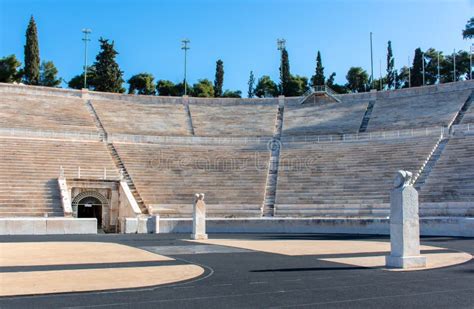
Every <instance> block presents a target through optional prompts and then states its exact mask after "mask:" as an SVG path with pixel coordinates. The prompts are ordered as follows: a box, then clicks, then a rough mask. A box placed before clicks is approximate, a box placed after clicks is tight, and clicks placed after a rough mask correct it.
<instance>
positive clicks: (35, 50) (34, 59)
mask: <svg viewBox="0 0 474 309" xmlns="http://www.w3.org/2000/svg"><path fill="white" fill-rule="evenodd" d="M24 74H25V82H26V83H27V84H29V85H38V83H39V77H40V56H39V45H38V29H37V28H36V23H35V19H34V18H33V16H31V18H30V22H29V24H28V28H27V29H26V44H25V70H24Z"/></svg>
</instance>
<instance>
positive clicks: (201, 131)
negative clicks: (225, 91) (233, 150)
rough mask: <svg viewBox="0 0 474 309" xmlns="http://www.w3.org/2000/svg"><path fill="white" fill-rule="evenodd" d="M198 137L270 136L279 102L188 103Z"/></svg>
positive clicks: (228, 101) (192, 101) (195, 101)
mask: <svg viewBox="0 0 474 309" xmlns="http://www.w3.org/2000/svg"><path fill="white" fill-rule="evenodd" d="M189 108H190V111H191V117H192V122H193V127H194V132H195V135H197V136H272V135H273V129H274V125H275V117H276V114H277V108H278V100H277V99H274V100H268V99H261V100H255V99H252V100H245V101H244V100H242V99H239V100H235V99H234V100H225V101H220V100H207V101H201V100H191V101H190V103H189Z"/></svg>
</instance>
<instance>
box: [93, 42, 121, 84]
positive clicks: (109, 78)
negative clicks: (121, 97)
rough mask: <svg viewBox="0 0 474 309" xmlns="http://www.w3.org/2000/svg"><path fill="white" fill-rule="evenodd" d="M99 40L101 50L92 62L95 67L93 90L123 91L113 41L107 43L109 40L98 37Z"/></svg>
mask: <svg viewBox="0 0 474 309" xmlns="http://www.w3.org/2000/svg"><path fill="white" fill-rule="evenodd" d="M99 42H100V49H101V51H100V52H99V54H97V56H96V58H95V59H96V61H95V63H94V66H95V69H96V76H95V90H96V91H104V92H120V93H122V92H125V88H123V87H122V84H123V82H124V80H123V78H122V76H123V71H120V68H119V65H118V64H117V62H116V61H115V57H116V56H117V55H118V52H117V51H116V50H115V48H114V41H112V43H109V40H106V39H103V38H100V39H99Z"/></svg>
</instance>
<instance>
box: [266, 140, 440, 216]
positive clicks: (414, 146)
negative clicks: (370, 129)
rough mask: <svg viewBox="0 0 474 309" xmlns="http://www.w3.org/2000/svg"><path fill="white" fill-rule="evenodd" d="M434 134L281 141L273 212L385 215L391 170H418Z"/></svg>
mask: <svg viewBox="0 0 474 309" xmlns="http://www.w3.org/2000/svg"><path fill="white" fill-rule="evenodd" d="M437 138H438V137H437V136H425V137H412V138H400V139H386V140H369V141H356V142H333V143H320V144H313V145H312V144H309V143H287V144H283V147H282V153H281V157H280V168H279V172H278V185H277V194H276V205H275V209H276V211H275V213H276V215H277V216H295V217H298V216H327V217H367V216H374V217H382V216H383V217H385V216H387V215H388V214H389V202H390V200H389V192H390V188H391V187H392V182H393V177H394V175H395V172H396V171H397V170H399V169H404V170H408V171H412V172H413V173H416V172H417V171H418V170H419V169H420V167H421V166H422V165H423V163H424V161H425V160H426V158H427V156H428V154H429V153H430V152H431V151H432V149H433V147H434V146H435V144H436V141H437Z"/></svg>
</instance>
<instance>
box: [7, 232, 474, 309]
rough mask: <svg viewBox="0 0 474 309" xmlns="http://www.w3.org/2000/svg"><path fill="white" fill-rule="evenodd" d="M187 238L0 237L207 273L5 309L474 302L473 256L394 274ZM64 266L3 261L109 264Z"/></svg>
mask: <svg viewBox="0 0 474 309" xmlns="http://www.w3.org/2000/svg"><path fill="white" fill-rule="evenodd" d="M187 237H189V235H187V234H186V235H176V234H175V235H166V234H162V235H96V236H82V235H81V236H73V235H69V236H9V237H6V236H2V237H0V242H17V241H101V242H116V243H121V244H125V245H129V246H134V247H139V248H145V249H147V250H150V251H153V252H159V253H161V254H165V255H168V256H171V257H173V258H175V259H177V261H176V262H173V264H179V263H189V262H191V263H195V264H199V265H201V266H203V267H204V268H205V269H206V272H205V274H204V275H202V276H201V277H199V278H195V279H193V280H190V281H188V282H183V283H178V284H172V285H166V286H159V287H151V288H143V289H133V290H115V291H103V292H88V293H70V294H51V295H42V296H24V297H4V298H0V308H116V307H118V308H294V307H307V308H474V261H472V260H471V261H470V262H468V263H464V264H461V265H456V266H451V267H446V268H440V269H433V270H425V271H415V272H388V271H384V270H381V269H367V268H361V267H354V266H348V265H343V264H337V263H331V262H325V261H319V260H317V259H316V258H315V257H314V256H293V257H291V256H284V255H277V254H269V253H260V252H253V251H248V250H242V249H234V248H229V247H218V246H203V245H196V244H193V243H189V242H185V241H181V240H179V239H180V238H187ZM210 237H212V238H231V237H235V238H248V239H351V240H377V241H388V238H387V237H380V236H364V235H323V234H305V235H249V234H241V235H228V234H224V235H222V234H221V235H210ZM422 243H423V244H425V245H433V246H440V247H444V248H448V249H451V250H460V251H465V252H468V253H471V254H474V238H451V237H425V238H422ZM201 246H203V247H201ZM333 256H334V255H333ZM168 263H169V262H168ZM119 264H120V265H117V263H116V264H111V265H108V267H134V266H145V265H157V264H156V262H155V263H141V262H140V263H119ZM164 265H165V264H164ZM166 265H169V264H166ZM61 267H62V266H42V267H25V268H7V267H4V268H1V269H0V271H2V272H3V271H31V270H46V269H73V268H83V267H90V268H103V267H104V266H103V265H98V264H91V265H87V266H84V265H81V266H78V265H70V266H64V267H62V268H61ZM0 284H1V279H0Z"/></svg>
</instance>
